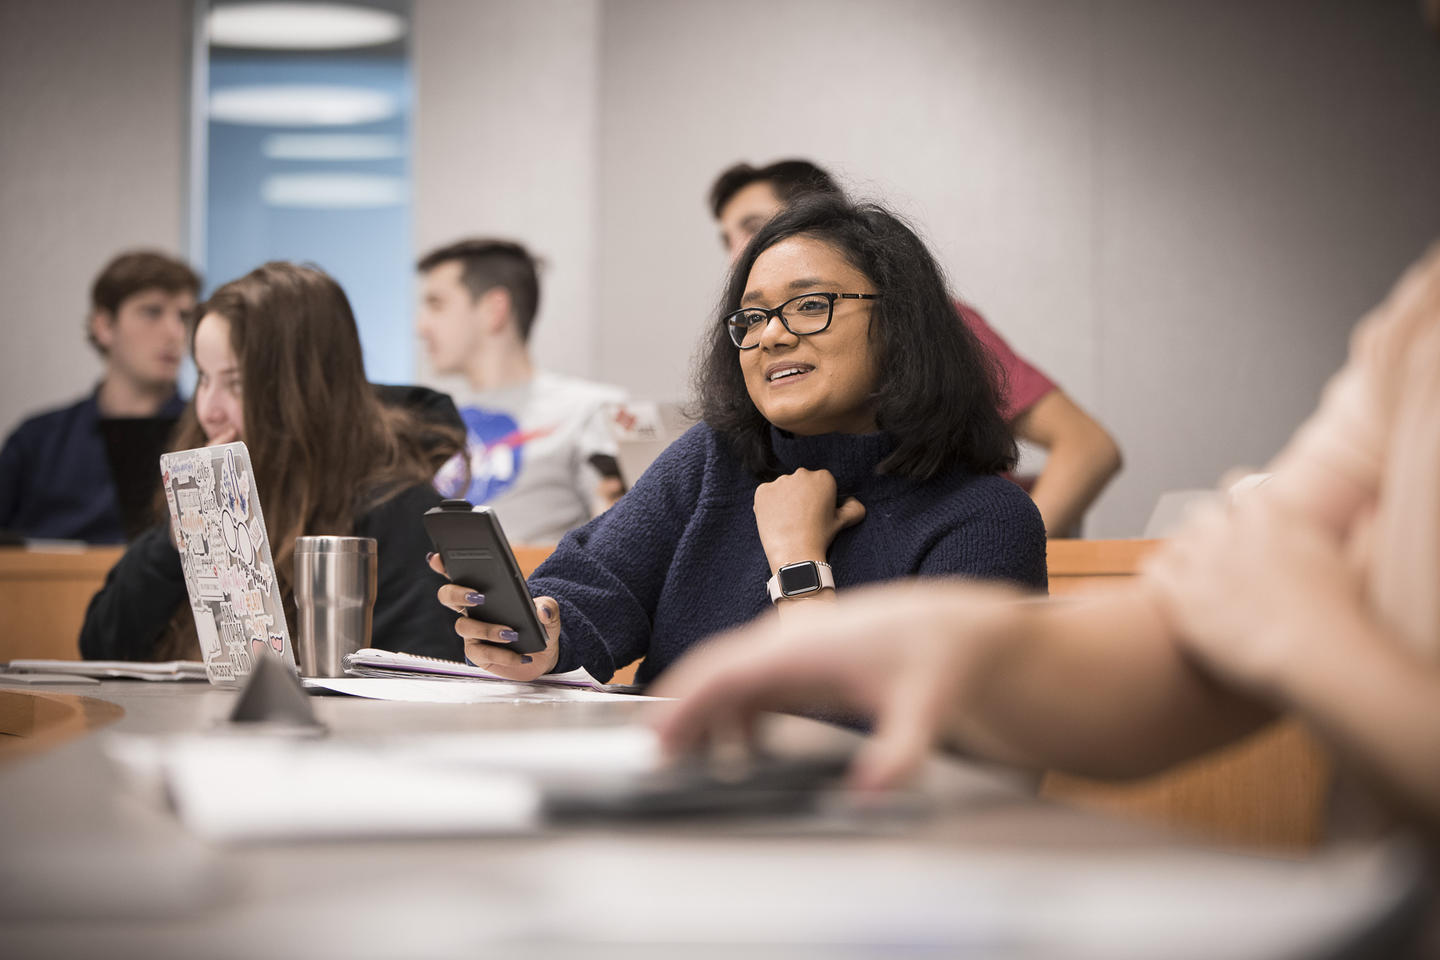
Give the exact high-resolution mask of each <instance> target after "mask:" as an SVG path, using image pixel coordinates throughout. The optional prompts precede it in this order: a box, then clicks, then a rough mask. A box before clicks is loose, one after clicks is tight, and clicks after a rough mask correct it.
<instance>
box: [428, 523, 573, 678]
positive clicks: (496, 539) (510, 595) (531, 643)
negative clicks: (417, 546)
mask: <svg viewBox="0 0 1440 960" xmlns="http://www.w3.org/2000/svg"><path fill="white" fill-rule="evenodd" d="M424 521H425V532H426V533H428V534H429V535H430V542H431V543H433V544H434V545H435V550H436V552H437V553H439V554H440V559H441V560H442V561H444V563H445V573H446V575H447V576H449V577H450V581H451V582H452V583H458V584H459V585H460V586H462V587H467V588H469V589H471V590H474V591H475V592H476V593H483V594H484V595H485V602H484V603H483V604H481V605H480V606H476V607H471V608H469V609H468V610H466V611H465V615H466V616H468V617H470V618H471V619H472V620H483V621H485V622H486V623H498V624H503V625H504V626H507V627H509V628H510V629H511V630H514V631H515V632H516V633H518V634H519V635H520V638H519V639H518V640H516V641H515V642H514V643H491V644H490V645H491V646H493V647H501V648H503V649H505V650H514V651H515V652H516V653H539V652H540V651H541V650H544V649H545V628H544V627H543V626H541V625H540V618H539V617H538V616H536V614H535V601H534V600H533V599H531V597H530V588H529V587H528V586H526V585H525V576H524V574H522V573H521V572H520V564H518V563H516V562H515V554H514V552H513V551H512V550H511V549H510V543H509V541H507V540H506V539H505V531H504V530H501V529H500V521H499V519H498V518H497V517H496V516H495V511H493V510H491V509H490V508H489V507H476V506H473V505H472V504H471V503H470V501H468V500H445V501H443V502H441V504H440V506H438V507H431V508H430V509H429V510H426V511H425V517H424ZM481 642H482V643H488V642H489V641H481Z"/></svg>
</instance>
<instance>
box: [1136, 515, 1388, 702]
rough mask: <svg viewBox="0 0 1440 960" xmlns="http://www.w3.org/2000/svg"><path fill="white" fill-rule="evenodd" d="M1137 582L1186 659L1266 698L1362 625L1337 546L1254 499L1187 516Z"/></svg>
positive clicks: (1359, 603) (1355, 578)
mask: <svg viewBox="0 0 1440 960" xmlns="http://www.w3.org/2000/svg"><path fill="white" fill-rule="evenodd" d="M1146 575H1147V576H1148V577H1149V579H1150V581H1151V582H1152V583H1154V584H1155V585H1156V586H1158V587H1159V590H1160V596H1161V598H1162V602H1163V603H1164V604H1165V606H1166V608H1167V610H1168V612H1169V614H1170V616H1171V618H1172V620H1173V622H1174V624H1175V626H1176V628H1177V629H1178V631H1179V632H1180V634H1181V642H1182V644H1183V645H1184V647H1185V648H1186V649H1187V650H1188V651H1189V652H1190V653H1191V654H1193V655H1194V656H1196V657H1197V658H1198V659H1199V660H1200V661H1201V662H1202V663H1204V664H1205V665H1206V666H1207V667H1208V668H1209V669H1210V670H1211V671H1213V672H1214V673H1216V674H1217V675H1219V676H1221V677H1224V678H1226V679H1228V680H1230V681H1231V682H1234V683H1236V684H1239V685H1240V686H1241V687H1243V688H1245V689H1248V690H1251V691H1253V692H1255V693H1257V694H1260V695H1262V696H1269V697H1272V698H1273V697H1275V696H1277V695H1278V694H1279V693H1280V690H1281V688H1282V686H1283V683H1284V679H1285V676H1286V674H1287V671H1288V670H1289V668H1290V666H1291V665H1292V664H1294V663H1295V662H1296V661H1297V660H1298V659H1299V658H1300V657H1304V656H1309V655H1313V654H1315V653H1318V652H1320V650H1321V649H1323V648H1324V647H1326V646H1327V645H1334V644H1338V643H1344V642H1346V641H1347V640H1349V639H1351V638H1355V637H1358V636H1361V635H1363V633H1364V624H1365V622H1366V620H1367V619H1368V615H1367V613H1366V611H1365V605H1364V584H1363V582H1362V580H1361V578H1360V575H1359V573H1358V572H1357V571H1356V570H1355V569H1354V568H1352V567H1351V566H1350V565H1349V564H1348V563H1346V561H1345V558H1344V556H1343V554H1342V553H1341V548H1340V544H1338V543H1336V542H1335V541H1334V539H1333V538H1331V537H1329V536H1327V535H1326V534H1325V533H1324V531H1322V530H1321V529H1319V528H1318V527H1316V526H1315V525H1314V524H1313V523H1312V522H1310V521H1309V520H1307V519H1306V518H1305V517H1303V516H1301V515H1299V514H1297V513H1293V512H1291V511H1289V510H1286V509H1285V508H1284V507H1282V506H1281V505H1279V504H1277V503H1275V502H1273V501H1270V500H1268V499H1267V498H1262V497H1259V496H1255V495H1251V496H1250V497H1247V498H1244V499H1242V500H1239V501H1237V502H1235V503H1233V504H1231V505H1230V506H1228V507H1221V506H1211V507H1207V508H1206V509H1204V510H1201V511H1197V513H1196V514H1195V515H1194V516H1193V517H1192V518H1191V519H1190V521H1189V522H1188V523H1187V524H1186V526H1185V528H1184V530H1183V531H1182V532H1181V533H1180V534H1179V535H1178V536H1177V537H1176V538H1175V539H1174V540H1173V541H1171V542H1170V543H1169V544H1167V545H1166V546H1165V548H1164V549H1163V550H1161V551H1160V552H1159V553H1158V554H1157V555H1156V556H1155V557H1154V558H1153V559H1152V560H1151V561H1149V562H1148V563H1147V564H1146Z"/></svg>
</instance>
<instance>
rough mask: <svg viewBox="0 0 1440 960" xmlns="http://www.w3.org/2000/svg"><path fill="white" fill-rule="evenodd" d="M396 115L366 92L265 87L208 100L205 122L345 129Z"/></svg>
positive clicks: (232, 90) (382, 98)
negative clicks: (208, 108)
mask: <svg viewBox="0 0 1440 960" xmlns="http://www.w3.org/2000/svg"><path fill="white" fill-rule="evenodd" d="M399 112H400V104H399V102H398V100H397V99H396V98H395V97H394V96H392V95H391V94H388V93H386V92H384V91H383V90H375V89H371V88H367V87H343V86H326V85H320V84H313V85H312V84H267V85H265V86H252V87H223V88H221V89H219V90H215V91H213V92H212V93H211V94H210V119H212V120H218V121H220V122H222V123H243V124H249V125H252V126H266V127H315V126H346V125H349V124H355V123H375V122H376V121H379V120H388V119H390V118H391V117H393V116H395V115H396V114H397V113H399Z"/></svg>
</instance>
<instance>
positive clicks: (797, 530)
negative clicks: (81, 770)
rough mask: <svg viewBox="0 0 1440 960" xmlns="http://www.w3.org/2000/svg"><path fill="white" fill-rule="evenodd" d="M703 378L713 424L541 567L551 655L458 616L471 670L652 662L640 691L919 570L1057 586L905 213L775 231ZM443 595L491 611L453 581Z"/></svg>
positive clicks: (732, 288)
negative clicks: (687, 659) (713, 651)
mask: <svg viewBox="0 0 1440 960" xmlns="http://www.w3.org/2000/svg"><path fill="white" fill-rule="evenodd" d="M696 387H697V391H698V395H699V403H700V409H701V412H702V414H703V418H704V419H703V422H702V423H699V424H697V425H696V426H694V427H693V428H692V429H691V430H689V431H688V432H687V433H686V434H685V435H684V436H683V437H681V438H680V439H679V440H677V441H676V442H675V443H674V444H672V445H671V446H670V447H669V448H668V449H667V450H666V451H665V452H664V453H663V454H662V455H661V456H660V458H659V459H658V460H656V462H655V463H654V464H653V465H652V466H651V468H650V469H649V470H647V471H646V472H645V474H644V476H642V477H641V478H640V479H639V481H638V482H637V483H636V484H635V486H634V488H633V489H632V490H631V491H630V492H629V493H628V494H626V495H625V497H623V498H622V499H621V500H620V501H619V502H618V503H617V504H616V505H615V506H614V507H612V508H611V509H610V510H609V511H608V512H606V513H604V514H602V515H601V516H599V517H597V518H595V519H594V520H593V521H591V522H590V523H589V524H587V525H585V526H583V527H580V528H579V529H577V530H575V531H572V532H571V533H570V534H569V535H568V536H566V537H565V538H564V539H563V540H562V541H561V542H560V544H559V546H558V547H557V548H556V550H555V552H554V554H553V555H552V556H551V557H550V558H549V559H548V560H547V561H546V562H545V563H544V564H543V565H541V567H540V568H539V569H538V570H537V571H536V572H535V575H534V576H533V577H532V578H531V579H530V590H531V592H532V594H533V595H534V596H535V597H536V598H537V600H536V606H537V607H538V608H539V613H540V618H541V621H542V622H543V623H545V624H546V626H547V628H548V632H549V639H550V642H549V644H548V646H547V647H546V649H545V650H544V651H542V652H540V653H537V654H535V655H533V656H523V655H520V654H518V653H516V652H514V651H511V650H507V649H505V648H504V646H503V645H504V644H505V643H507V642H512V641H513V640H514V639H516V637H515V634H514V633H512V632H510V631H509V630H508V628H507V627H506V626H505V625H502V624H491V623H486V622H483V620H479V619H469V618H461V619H460V620H459V621H458V622H457V624H456V631H457V632H458V633H459V634H460V635H461V636H462V637H464V638H465V646H466V655H467V656H468V657H469V658H470V660H471V661H473V662H474V663H476V664H479V665H481V666H484V667H486V668H487V669H490V670H492V671H494V672H496V673H499V674H502V675H504V676H507V677H511V678H513V679H517V680H533V679H535V678H536V677H538V676H540V675H542V674H544V673H547V672H551V671H565V670H572V669H574V668H576V667H582V666H583V667H585V668H586V669H587V670H588V671H589V672H590V673H591V674H592V675H593V676H594V677H595V678H596V679H599V680H608V679H609V678H610V677H611V676H612V675H613V674H614V672H615V671H616V670H617V669H619V668H621V667H624V666H626V665H628V664H630V663H632V662H633V661H635V660H637V659H639V658H641V657H643V658H644V663H643V664H642V665H641V668H640V670H639V673H638V675H637V680H638V681H639V682H641V683H645V682H648V681H650V680H652V679H654V678H655V677H656V676H657V675H659V674H660V673H661V672H662V671H664V670H665V668H666V667H667V666H669V665H670V664H671V663H672V662H673V661H674V660H675V659H676V658H678V657H679V656H680V655H681V654H683V653H684V652H685V651H686V650H687V649H689V648H690V647H691V646H693V645H694V644H695V643H697V642H699V641H700V640H702V639H703V638H705V637H706V636H709V635H710V634H712V633H715V632H716V631H718V630H722V629H725V628H727V627H732V626H735V625H737V624H741V623H744V622H746V621H748V620H751V619H752V618H754V617H756V616H757V615H759V614H761V613H762V612H764V611H765V610H767V609H769V608H770V607H771V605H772V604H774V605H775V606H776V607H777V608H778V609H779V612H780V615H781V616H782V617H783V616H787V615H788V614H789V613H790V612H793V611H794V610H796V609H799V608H801V607H803V606H806V605H810V604H816V603H825V602H827V601H829V600H831V599H833V597H834V596H835V594H836V593H837V591H841V592H843V591H844V590H846V589H849V588H851V587H854V586H858V585H860V584H864V583H872V582H877V581H884V580H892V579H895V578H899V577H909V576H915V575H939V574H959V575H963V576H967V577H971V578H974V579H979V580H1003V581H1008V582H1010V583H1012V584H1018V585H1020V586H1022V587H1025V588H1029V589H1034V590H1044V589H1045V586H1046V575H1045V529H1044V526H1043V524H1042V522H1041V520H1040V515H1039V513H1038V512H1037V511H1036V509H1035V506H1034V504H1033V503H1032V502H1031V500H1030V499H1029V497H1027V496H1026V495H1025V493H1024V492H1023V491H1022V490H1020V488H1019V487H1016V486H1014V485H1013V484H1011V483H1010V482H1009V481H1007V480H1005V479H1003V478H1002V477H1001V476H999V474H1000V473H1001V472H1002V471H1004V470H1006V469H1008V468H1009V467H1010V466H1011V465H1013V463H1014V458H1015V444H1014V440H1013V438H1012V437H1011V434H1010V432H1009V430H1008V428H1007V427H1006V425H1005V423H1004V421H1003V420H1002V419H1001V418H1000V414H999V413H998V411H997V407H998V404H997V387H996V384H995V382H994V377H993V374H992V371H991V368H990V364H989V362H988V359H987V357H986V355H985V354H984V352H983V350H982V348H981V347H980V345H979V343H978V342H977V341H976V340H975V338H974V336H973V335H972V334H970V333H969V332H968V331H967V330H966V328H965V327H964V326H962V325H961V324H957V323H955V314H954V308H953V306H952V305H951V299H950V294H949V292H948V290H947V289H946V285H945V281H944V278H943V276H942V274H941V271H940V268H939V267H938V266H937V265H936V263H935V260H934V258H933V257H931V256H930V253H929V252H928V251H927V250H926V248H925V245H924V244H923V243H922V242H921V241H920V239H919V238H918V237H917V236H916V235H915V234H914V232H913V231H911V230H910V229H909V228H908V227H907V226H906V225H905V224H904V223H902V222H901V221H900V220H899V219H897V218H896V217H895V216H894V215H892V214H890V213H888V212H887V211H885V210H883V209H880V208H878V207H875V206H863V205H852V204H850V203H847V202H846V201H844V200H841V199H838V198H833V197H825V198H816V199H815V200H813V201H811V202H807V203H803V204H799V205H796V206H795V207H792V208H791V209H790V210H788V211H786V212H785V213H783V214H781V215H780V216H778V217H776V218H775V219H774V220H773V221H772V222H771V223H770V224H768V225H767V226H766V227H765V228H764V229H763V230H761V231H760V232H759V233H758V234H757V235H756V236H755V238H754V239H753V240H752V241H751V243H750V244H749V246H748V247H747V248H746V250H745V252H744V253H743V254H742V255H741V256H740V257H739V259H738V260H737V261H736V263H735V265H734V267H733V272H732V274H731V276H730V279H729V282H728V284H727V286H726V289H725V293H724V298H723V302H722V304H721V307H720V309H719V311H718V312H717V320H716V321H715V323H714V327H713V328H712V331H711V332H710V333H709V334H708V335H707V337H706V340H705V343H704V346H703V347H702V355H701V358H700V363H699V366H698V371H697V378H696ZM431 562H432V564H436V565H437V567H436V568H437V569H439V567H438V559H436V558H433V557H432V560H431ZM439 596H440V600H441V602H442V603H444V604H446V605H447V606H450V607H451V608H452V609H455V610H457V611H465V610H467V609H469V608H472V607H474V606H476V605H477V604H478V605H481V609H483V602H484V601H483V598H482V597H480V596H479V595H478V594H475V593H471V592H469V591H467V590H466V589H465V588H464V587H461V586H458V585H447V586H445V587H442V588H441V589H440V593H439ZM899 639H900V638H896V637H887V636H877V637H876V638H875V640H876V642H877V643H887V642H894V641H897V640H899ZM481 641H489V642H488V643H482V642H481ZM495 644H500V646H496V645H495Z"/></svg>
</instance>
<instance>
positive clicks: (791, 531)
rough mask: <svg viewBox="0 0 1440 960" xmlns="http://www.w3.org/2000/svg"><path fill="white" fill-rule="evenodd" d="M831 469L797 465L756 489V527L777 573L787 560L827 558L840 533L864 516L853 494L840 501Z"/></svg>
mask: <svg viewBox="0 0 1440 960" xmlns="http://www.w3.org/2000/svg"><path fill="white" fill-rule="evenodd" d="M835 497H836V488H835V477H834V476H832V475H831V473H830V471H829V470H805V469H800V470H796V471H795V472H794V473H791V474H787V475H786V476H783V477H777V478H776V479H774V480H771V481H770V482H769V483H762V484H760V485H759V486H758V487H756V488H755V526H756V528H757V529H758V530H759V532H760V543H761V545H762V546H763V547H764V548H765V557H766V559H768V560H769V561H770V572H771V573H775V572H776V571H777V570H779V569H780V568H781V567H783V566H784V565H785V564H787V563H799V562H801V561H804V560H824V559H825V553H826V551H828V550H829V549H830V541H832V540H834V539H835V534H837V533H839V532H840V531H841V530H844V529H845V528H846V527H853V526H854V525H855V524H857V523H859V522H860V521H861V520H864V519H865V507H864V506H863V505H862V504H861V503H860V501H859V500H856V499H855V498H854V497H847V498H846V499H845V502H844V503H841V504H839V505H838V506H837V505H836V503H835Z"/></svg>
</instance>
